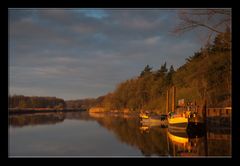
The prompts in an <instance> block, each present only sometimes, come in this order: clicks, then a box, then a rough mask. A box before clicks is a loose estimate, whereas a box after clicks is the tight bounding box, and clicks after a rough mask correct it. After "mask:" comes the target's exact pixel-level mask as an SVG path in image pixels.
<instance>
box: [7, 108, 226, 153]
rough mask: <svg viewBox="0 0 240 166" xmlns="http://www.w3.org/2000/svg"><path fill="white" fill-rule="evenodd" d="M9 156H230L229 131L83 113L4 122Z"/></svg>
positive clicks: (17, 117)
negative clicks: (186, 129) (192, 130)
mask: <svg viewBox="0 0 240 166" xmlns="http://www.w3.org/2000/svg"><path fill="white" fill-rule="evenodd" d="M9 123H10V125H9V156H10V157H17V156H82V157H101V156H106V157H108V156H113V157H122V156H123V157H125V156H130V157H139V156H140V157H142V156H163V157H169V156H170V157H171V156H221V157H229V156H231V131H230V129H229V128H224V127H222V128H220V129H219V128H218V129H215V128H209V129H208V131H207V133H204V134H201V135H196V136H191V137H190V136H189V134H188V133H176V132H172V131H169V129H168V128H167V127H166V126H154V127H151V126H142V125H141V123H140V122H139V119H138V118H136V117H135V116H130V115H128V116H127V115H124V116H123V115H116V114H115V115H113V114H111V115H110V114H108V115H106V114H99V113H98V114H97V113H95V114H88V112H69V113H37V114H36V113H35V114H25V115H11V116H10V117H9Z"/></svg>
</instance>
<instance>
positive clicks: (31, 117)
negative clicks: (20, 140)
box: [9, 112, 92, 127]
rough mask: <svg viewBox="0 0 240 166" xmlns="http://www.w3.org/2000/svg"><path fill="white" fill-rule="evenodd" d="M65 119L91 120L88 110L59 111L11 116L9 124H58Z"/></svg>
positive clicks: (20, 125)
mask: <svg viewBox="0 0 240 166" xmlns="http://www.w3.org/2000/svg"><path fill="white" fill-rule="evenodd" d="M65 119H74V120H91V119H92V118H91V117H89V115H88V113H86V112H58V113H54V112H53V113H33V114H22V115H11V116H9V124H10V125H11V126H13V127H23V126H28V125H44V124H56V123H60V122H63V121H64V120H65Z"/></svg>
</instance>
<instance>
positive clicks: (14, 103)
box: [9, 95, 66, 108]
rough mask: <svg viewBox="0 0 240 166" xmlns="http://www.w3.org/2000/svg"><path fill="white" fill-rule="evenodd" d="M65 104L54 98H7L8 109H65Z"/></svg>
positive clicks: (16, 96) (17, 96)
mask: <svg viewBox="0 0 240 166" xmlns="http://www.w3.org/2000/svg"><path fill="white" fill-rule="evenodd" d="M65 107H66V103H65V101H64V100H63V99H60V98H56V97H39V96H32V97H29V96H23V95H13V96H11V95H10V96H9V108H65Z"/></svg>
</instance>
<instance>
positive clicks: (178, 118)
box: [168, 107, 203, 130]
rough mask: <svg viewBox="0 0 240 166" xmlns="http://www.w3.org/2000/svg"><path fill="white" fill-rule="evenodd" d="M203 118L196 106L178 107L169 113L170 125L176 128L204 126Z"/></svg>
mask: <svg viewBox="0 0 240 166" xmlns="http://www.w3.org/2000/svg"><path fill="white" fill-rule="evenodd" d="M202 124H203V119H202V117H201V116H200V115H199V114H198V112H197V111H196V108H195V107H178V108H177V109H175V111H174V112H170V113H169V115H168V126H169V127H170V128H174V129H180V130H186V129H187V128H189V127H191V129H195V128H198V127H199V126H200V127H201V128H202V127H203V125H202Z"/></svg>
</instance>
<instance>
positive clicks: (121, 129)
mask: <svg viewBox="0 0 240 166" xmlns="http://www.w3.org/2000/svg"><path fill="white" fill-rule="evenodd" d="M94 118H95V119H96V120H97V122H98V123H99V124H100V125H101V126H103V127H104V128H107V129H108V130H109V131H111V132H112V133H114V134H115V135H116V136H117V138H118V139H119V140H120V141H121V142H124V143H127V144H129V145H131V146H133V147H136V148H138V149H139V150H140V151H141V152H142V154H143V155H146V156H151V155H160V156H166V155H171V156H229V155H231V148H230V140H231V136H230V133H229V132H227V131H225V130H224V131H218V130H214V131H213V129H208V134H207V135H206V134H203V133H201V134H198V135H196V136H195V137H193V136H192V135H191V137H190V136H189V133H186V138H187V142H185V143H182V142H177V140H171V139H170V138H169V137H168V135H167V131H166V130H168V129H167V128H161V127H160V126H156V127H151V128H150V129H149V130H148V132H145V133H143V132H142V131H141V130H140V129H139V127H140V123H139V121H138V120H137V119H136V118H132V119H129V118H128V119H125V118H124V117H123V116H118V117H113V116H111V115H104V114H101V116H100V115H99V116H94ZM175 136H176V135H175ZM205 136H207V137H205ZM180 137H181V135H180ZM205 138H207V144H206V140H205ZM180 139H181V138H180ZM205 145H207V146H205ZM206 148H207V149H206Z"/></svg>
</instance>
